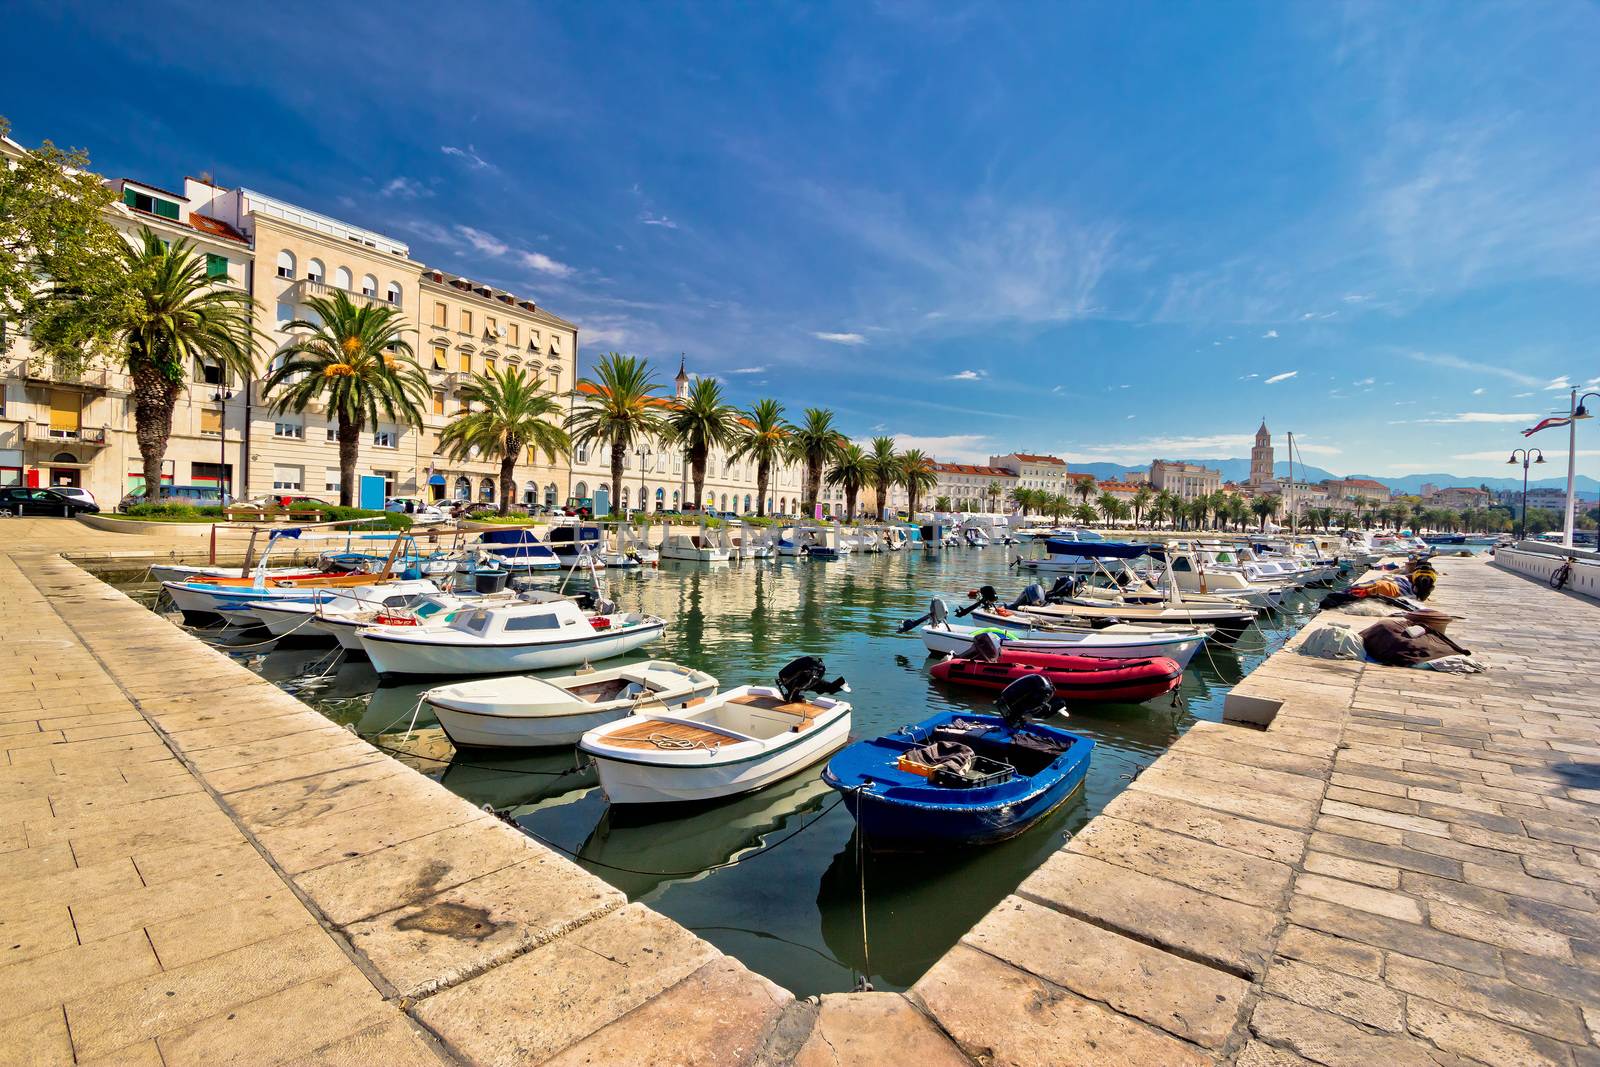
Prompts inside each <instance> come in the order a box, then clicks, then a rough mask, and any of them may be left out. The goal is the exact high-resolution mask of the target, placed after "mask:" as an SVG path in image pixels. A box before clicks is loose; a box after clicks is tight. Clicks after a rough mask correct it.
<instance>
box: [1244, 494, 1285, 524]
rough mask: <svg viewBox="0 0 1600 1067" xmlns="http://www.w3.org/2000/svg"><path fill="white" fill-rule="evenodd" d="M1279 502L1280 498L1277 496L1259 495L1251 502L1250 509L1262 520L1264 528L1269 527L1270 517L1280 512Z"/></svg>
mask: <svg viewBox="0 0 1600 1067" xmlns="http://www.w3.org/2000/svg"><path fill="white" fill-rule="evenodd" d="M1278 503H1279V501H1278V498H1277V497H1275V496H1258V497H1256V498H1255V499H1254V500H1252V501H1251V502H1250V510H1251V511H1253V512H1255V514H1256V518H1258V519H1260V520H1261V529H1262V530H1265V529H1266V528H1267V519H1268V517H1269V516H1272V515H1276V514H1277V513H1278Z"/></svg>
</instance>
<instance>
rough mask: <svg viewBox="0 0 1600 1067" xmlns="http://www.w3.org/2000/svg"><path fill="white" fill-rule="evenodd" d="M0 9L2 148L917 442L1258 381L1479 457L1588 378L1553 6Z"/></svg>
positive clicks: (1580, 61) (1076, 432) (1579, 131)
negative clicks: (277, 211) (209, 185)
mask: <svg viewBox="0 0 1600 1067" xmlns="http://www.w3.org/2000/svg"><path fill="white" fill-rule="evenodd" d="M447 12H448V14H447ZM7 30H8V36H9V38H10V47H9V48H8V50H7V51H8V55H9V58H10V60H11V72H10V77H9V78H8V79H7V84H6V86H5V90H4V92H3V93H0V114H5V115H7V116H8V117H9V118H10V119H11V121H12V124H13V127H14V130H13V134H14V136H17V137H18V138H19V139H20V140H22V141H24V143H34V142H37V141H38V140H39V139H41V138H45V137H49V138H52V139H54V140H56V141H57V142H59V143H67V144H75V145H82V146H84V147H87V148H88V149H89V150H90V151H91V153H92V155H93V160H94V163H95V165H96V167H97V168H98V169H100V170H102V171H104V172H106V173H108V174H112V175H120V174H128V175H132V176H138V177H140V178H142V179H144V180H146V181H150V182H154V183H155V184H158V185H159V184H162V183H163V182H166V183H176V182H178V181H179V180H180V179H181V177H182V175H183V174H185V173H197V172H199V171H202V170H210V171H212V172H213V173H214V174H215V175H216V177H217V179H218V180H219V181H221V182H223V183H224V184H236V183H237V184H247V185H251V186H254V187H257V188H260V189H262V190H263V191H267V192H271V193H274V194H276V195H281V196H283V197H286V198H289V199H292V200H295V201H297V202H299V203H302V204H305V205H306V206H308V207H313V208H317V209H320V210H323V211H326V212H328V213H330V214H335V215H337V216H339V217H342V218H346V219H349V220H350V221H352V222H357V223H360V224H363V225H366V226H370V227H372V228H374V229H378V230H382V231H384V232H389V233H392V234H394V235H396V236H399V237H402V238H403V239H405V240H407V241H409V242H410V244H411V246H412V249H413V254H414V255H415V256H416V257H417V258H419V259H421V260H423V261H424V262H427V263H429V264H432V265H438V266H441V267H443V268H445V269H449V270H455V271H459V272H461V273H464V274H467V275H469V276H472V277H476V278H481V279H483V280H485V281H488V282H490V283H491V284H496V285H500V286H504V287H506V288H510V289H512V290H514V291H517V292H518V293H520V294H526V295H531V296H532V297H533V298H535V299H537V300H538V301H539V302H540V303H541V304H544V305H546V306H548V307H550V308H551V309H552V310H555V311H557V312H558V313H560V314H563V315H565V316H567V317H569V318H572V319H574V320H575V321H577V322H578V323H579V324H580V325H581V327H582V332H581V333H580V344H581V345H582V348H583V351H584V356H585V361H584V362H585V366H587V365H588V363H589V361H590V360H591V359H592V358H593V357H595V356H597V355H599V354H601V353H602V352H604V351H606V350H608V349H613V348H614V349H618V350H622V351H628V352H634V353H638V354H643V355H647V356H650V357H652V358H654V359H656V360H657V361H658V364H659V365H660V366H661V368H662V377H663V378H664V379H665V378H668V377H670V376H671V374H672V373H673V372H674V371H675V370H676V361H677V354H678V353H679V352H680V351H681V352H685V353H687V354H688V358H689V361H690V364H691V366H692V367H693V368H695V369H697V370H698V371H700V372H701V373H705V374H715V375H718V376H719V377H723V378H724V379H725V380H726V381H727V382H728V383H729V385H730V387H731V389H732V392H733V394H734V396H735V398H736V399H737V400H739V401H740V402H745V401H748V400H751V399H754V398H755V397H757V396H763V395H772V396H776V397H778V398H779V399H780V400H782V401H783V402H785V403H786V404H788V405H789V406H790V408H791V409H792V410H793V411H795V412H796V413H797V414H798V411H799V409H800V408H802V407H804V406H806V405H810V404H822V405H826V406H829V407H832V408H833V409H834V410H835V411H836V412H837V413H838V415H839V417H840V421H841V423H842V425H843V426H844V427H845V429H846V430H847V431H849V432H851V433H852V434H856V435H863V436H864V435H868V434H871V433H892V434H896V435H901V436H902V437H903V439H904V441H905V442H906V443H908V444H916V445H920V446H923V447H926V448H930V449H931V450H933V451H934V452H935V453H936V454H937V455H938V456H940V457H941V458H945V459H965V460H971V459H973V458H981V457H983V456H985V455H987V454H988V453H990V452H991V451H992V452H1007V451H1011V450H1014V449H1023V450H1028V451H1052V452H1055V453H1057V454H1059V455H1062V456H1065V457H1067V458H1068V459H1069V460H1078V461H1091V460H1111V461H1117V462H1130V463H1131V462H1143V461H1147V460H1149V459H1150V458H1151V457H1152V455H1160V456H1185V455H1187V456H1219V457H1221V456H1240V455H1244V454H1246V453H1247V451H1248V439H1249V437H1250V435H1251V434H1252V433H1253V432H1254V430H1255V427H1256V424H1257V422H1258V420H1259V419H1260V418H1261V417H1262V416H1263V415H1265V416H1266V417H1267V419H1268V422H1269V424H1270V425H1271V426H1272V428H1273V430H1274V431H1275V432H1281V431H1283V430H1294V431H1295V433H1296V436H1297V439H1299V440H1300V441H1301V442H1302V444H1303V447H1304V452H1305V458H1306V459H1307V460H1308V461H1309V462H1311V463H1314V464H1317V465H1320V466H1323V467H1327V468H1329V469H1332V470H1335V471H1338V472H1341V473H1351V472H1362V473H1371V474H1379V475H1400V474H1405V473H1410V472H1416V471H1438V470H1449V471H1452V472H1456V473H1460V474H1463V475H1472V474H1480V475H1500V474H1503V473H1504V472H1505V471H1506V470H1508V469H1509V468H1507V467H1506V466H1505V464H1504V459H1503V458H1499V457H1503V455H1504V454H1505V453H1506V452H1508V451H1509V450H1510V449H1511V448H1512V447H1514V446H1515V445H1518V444H1521V443H1522V441H1521V438H1520V436H1519V434H1518V433H1517V431H1518V430H1519V429H1520V428H1521V427H1522V426H1524V425H1528V424H1531V421H1536V418H1537V417H1540V416H1542V414H1543V413H1546V412H1548V411H1550V410H1551V409H1553V408H1556V407H1563V408H1564V405H1565V397H1566V394H1565V393H1564V392H1563V391H1562V390H1561V388H1560V383H1562V382H1566V381H1571V382H1573V383H1577V384H1583V383H1585V382H1590V380H1591V379H1596V377H1597V376H1600V354H1597V350H1596V338H1597V337H1600V296H1597V286H1596V283H1597V282H1600V91H1597V90H1600V84H1597V83H1600V74H1597V72H1600V67H1597V66H1596V65H1595V63H1594V55H1595V54H1596V51H1597V49H1600V9H1597V8H1596V7H1595V6H1594V5H1592V4H1588V3H1576V2H1574V3H1559V2H1550V3H1541V4H1530V5H1517V4H1495V5H1484V4H1477V5H1464V4H1427V3H1418V4H1406V5H1395V4H1387V5H1384V4H1374V5H1366V4H1335V3H1322V2H1317V3H1284V4H1277V3H1261V4H1251V5H1246V4H1229V3H1210V4H1203V5H1198V4H1197V5H1178V4H1156V3H1149V4H1134V5H1122V4H1111V3H1101V4H1068V3H1047V4H1024V3H1016V4H982V3H980V4H972V5H967V6H963V5H960V4H957V3H937V4H932V3H930V4H922V3H899V2H893V3H875V4H873V3H841V4H838V5H829V4H781V3H775V4H771V5H766V4H758V5H749V4H726V5H691V6H689V7H688V8H687V9H686V10H681V11H676V10H673V8H672V6H670V5H665V4H606V3H591V4H549V5H542V6H538V7H534V6H530V5H521V4H503V5H494V6H490V5H462V6H451V7H443V6H440V5H432V4H430V5H412V4H407V3H390V4H386V5H382V6H380V7H374V6H370V5H367V6H361V7H356V6H349V5H324V6H318V7H311V6H303V5H296V4H284V5H278V6H276V7H274V8H273V9H272V13H271V16H270V17H266V16H264V15H263V16H260V17H258V16H255V15H252V16H250V17H238V16H236V15H232V14H225V13H224V12H223V11H222V10H221V9H219V8H217V7H216V6H215V5H198V4H196V5H192V6H190V5H173V6H153V5H142V4H138V3H128V4H123V5H119V6H118V7H117V8H116V13H115V17H109V13H108V9H106V8H104V7H103V6H102V5H87V4H72V3H67V4H56V3H50V4H33V3H29V2H23V3H21V4H20V5H18V4H15V3H13V4H12V5H10V6H9V7H8V12H7ZM1596 385H1600V383H1596V382H1590V387H1595V386H1596ZM1596 427H1600V423H1589V424H1586V425H1585V426H1584V429H1583V430H1582V431H1580V446H1581V451H1582V452H1583V453H1584V454H1583V455H1582V457H1581V459H1580V471H1582V472H1585V473H1591V474H1600V428H1596ZM1584 436H1587V437H1588V438H1589V439H1590V440H1589V441H1587V442H1584V441H1582V440H1581V438H1582V437H1584ZM1557 437H1558V435H1557V434H1555V433H1554V432H1547V433H1545V434H1543V435H1541V436H1540V438H1535V439H1534V443H1536V444H1543V445H1545V447H1546V448H1548V449H1550V450H1552V451H1564V445H1565V441H1564V439H1560V440H1558V439H1557ZM1542 438H1550V440H1549V441H1544V440H1542Z"/></svg>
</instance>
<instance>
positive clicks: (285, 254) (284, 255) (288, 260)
mask: <svg viewBox="0 0 1600 1067" xmlns="http://www.w3.org/2000/svg"><path fill="white" fill-rule="evenodd" d="M278 277H280V278H288V279H289V280H290V281H294V253H293V252H291V251H289V250H288V249H287V248H286V249H284V250H283V251H282V252H279V253H278Z"/></svg>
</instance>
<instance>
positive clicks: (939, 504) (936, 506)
mask: <svg viewBox="0 0 1600 1067" xmlns="http://www.w3.org/2000/svg"><path fill="white" fill-rule="evenodd" d="M933 510H934V511H949V510H950V498H949V497H947V496H941V497H935V498H934V500H933Z"/></svg>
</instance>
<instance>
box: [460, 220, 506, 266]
mask: <svg viewBox="0 0 1600 1067" xmlns="http://www.w3.org/2000/svg"><path fill="white" fill-rule="evenodd" d="M456 233H457V234H459V235H460V236H461V238H462V239H463V240H465V241H466V242H467V244H469V245H471V246H472V247H473V248H475V249H477V250H478V251H479V252H482V253H483V254H484V255H486V256H493V257H495V258H497V259H498V258H499V257H500V256H503V255H505V254H506V253H507V252H509V251H511V246H510V245H508V244H506V243H505V242H504V241H502V240H500V238H498V237H496V236H495V235H494V234H492V233H485V232H484V231H482V230H475V229H473V228H472V227H471V226H457V227H456Z"/></svg>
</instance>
